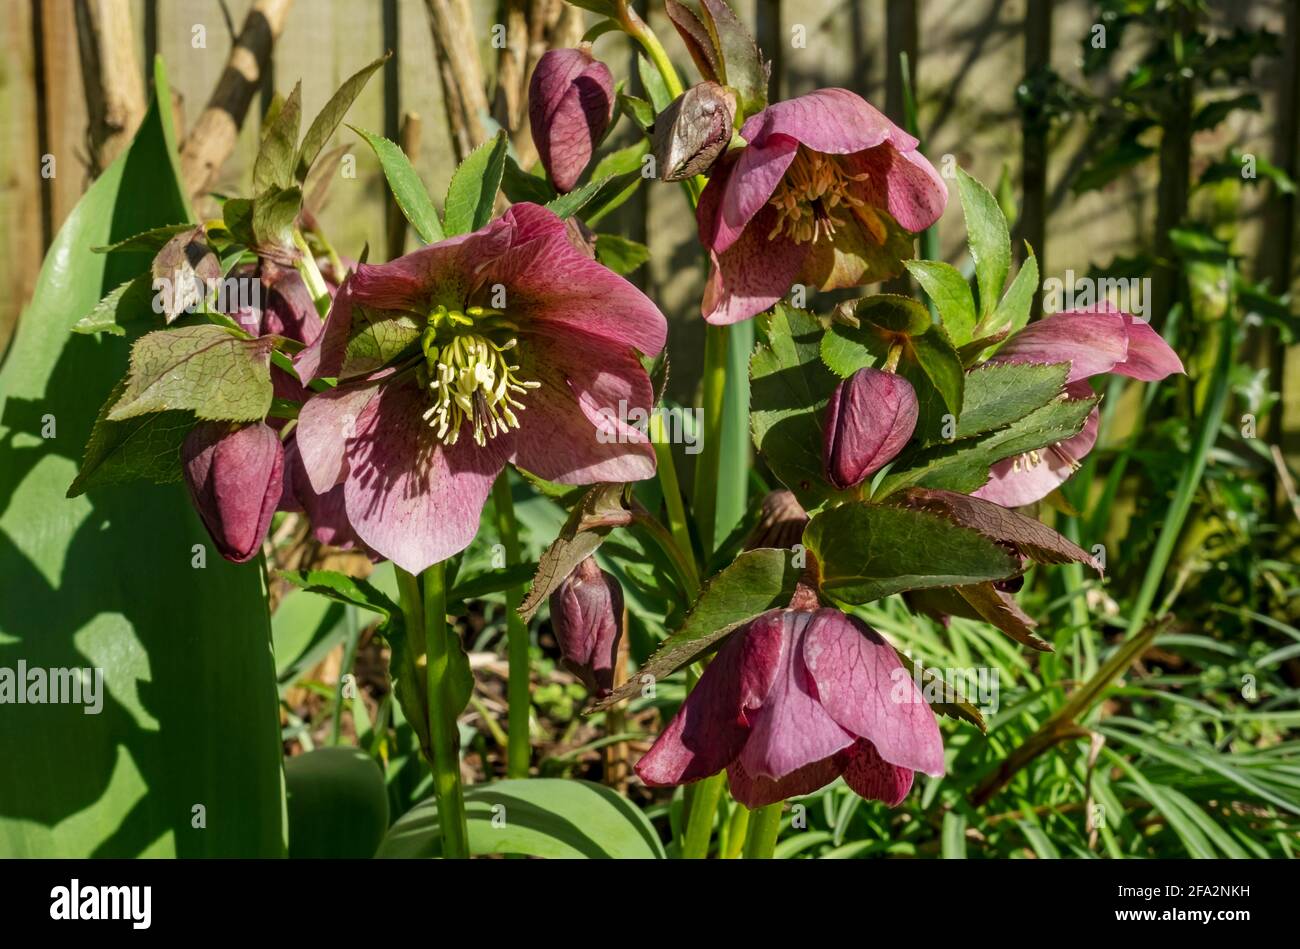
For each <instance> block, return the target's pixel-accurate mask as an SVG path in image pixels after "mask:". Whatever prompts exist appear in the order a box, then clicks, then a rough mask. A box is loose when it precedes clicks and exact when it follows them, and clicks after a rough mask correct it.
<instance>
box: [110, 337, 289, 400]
mask: <svg viewBox="0 0 1300 949" xmlns="http://www.w3.org/2000/svg"><path fill="white" fill-rule="evenodd" d="M272 346H273V340H271V339H270V338H262V339H246V338H240V337H238V336H236V335H234V334H233V333H231V332H229V331H227V330H225V329H222V328H221V327H220V326H213V325H212V324H203V325H201V326H186V327H182V328H180V329H173V330H157V331H155V332H153V333H148V334H146V335H144V336H142V337H140V339H138V340H136V343H135V345H134V346H133V347H132V348H131V366H130V369H129V370H128V372H127V377H126V383H125V385H124V386H123V387H122V394H121V397H120V398H119V399H118V400H117V401H116V402H115V403H114V405H113V407H112V409H111V410H110V411H109V413H108V416H107V417H108V419H109V420H110V421H114V422H118V421H121V420H123V419H128V418H135V417H136V416H139V415H146V414H148V413H150V412H166V411H169V410H172V409H189V410H190V411H192V412H193V413H194V414H195V415H197V416H198V417H199V418H201V419H229V420H231V421H236V422H239V421H254V420H256V419H261V418H265V417H266V413H267V410H268V409H270V407H271V398H272V395H273V393H272V387H271V368H270V366H271V349H272Z"/></svg>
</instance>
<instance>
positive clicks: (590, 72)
mask: <svg viewBox="0 0 1300 949" xmlns="http://www.w3.org/2000/svg"><path fill="white" fill-rule="evenodd" d="M613 115H614V79H613V76H611V75H610V72H609V68H608V67H607V66H605V64H604V63H602V62H600V61H599V60H598V59H595V58H594V57H592V55H591V54H590V53H589V52H587V51H586V50H584V49H553V50H548V51H547V52H546V53H544V54H543V55H542V57H541V59H539V60H538V61H537V66H536V67H535V68H534V70H533V76H532V79H531V80H530V82H529V86H528V121H529V126H530V128H531V130H532V133H533V142H534V143H535V144H536V145H537V153H538V155H539V156H540V157H541V159H542V165H543V166H544V167H545V168H546V173H547V175H548V176H549V177H550V179H551V182H552V183H553V184H554V185H555V187H556V190H558V191H561V192H566V191H572V190H573V187H574V185H576V184H577V183H578V179H579V178H580V177H581V176H582V173H583V171H585V170H586V168H587V165H588V163H590V161H591V155H592V152H594V151H595V148H596V146H597V144H599V142H600V140H601V138H602V137H604V135H605V131H606V129H608V128H609V123H610V120H611V119H612V118H613Z"/></svg>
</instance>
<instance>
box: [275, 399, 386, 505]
mask: <svg viewBox="0 0 1300 949" xmlns="http://www.w3.org/2000/svg"><path fill="white" fill-rule="evenodd" d="M378 393H379V387H378V386H376V385H364V386H339V387H337V388H334V389H329V390H327V391H325V392H318V393H316V394H314V395H313V396H312V397H311V398H309V399H308V400H307V401H306V402H305V403H303V406H302V408H301V409H299V411H298V427H297V429H296V431H295V436H294V437H295V440H296V441H297V444H298V451H299V452H300V453H301V455H302V461H303V467H304V468H305V469H306V472H307V477H308V481H309V483H310V484H311V486H312V488H313V489H314V490H315V491H316V492H317V493H318V494H324V493H325V492H326V491H328V490H329V489H330V488H332V487H334V485H336V484H338V483H339V482H340V481H342V480H343V476H344V475H346V474H347V452H348V442H349V440H351V439H352V437H353V436H354V435H355V434H356V431H357V419H358V418H360V417H361V414H362V413H363V412H365V410H366V406H368V405H369V404H370V401H371V400H372V399H373V398H374V397H375V396H376V395H377V394H378Z"/></svg>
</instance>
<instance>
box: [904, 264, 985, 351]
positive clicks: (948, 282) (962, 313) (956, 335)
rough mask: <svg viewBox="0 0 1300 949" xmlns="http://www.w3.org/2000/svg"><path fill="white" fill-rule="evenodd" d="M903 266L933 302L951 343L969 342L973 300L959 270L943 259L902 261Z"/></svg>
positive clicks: (972, 319)
mask: <svg viewBox="0 0 1300 949" xmlns="http://www.w3.org/2000/svg"><path fill="white" fill-rule="evenodd" d="M903 265H904V266H905V267H906V268H907V270H908V273H910V274H911V275H912V276H913V277H915V278H916V282H917V283H919V284H920V285H921V289H922V290H924V291H925V293H926V296H928V297H929V298H930V299H931V300H933V301H934V306H935V309H937V310H938V311H939V317H940V318H941V319H942V320H943V326H944V329H946V330H947V331H948V336H949V338H951V339H952V341H953V344H954V345H956V346H964V345H965V344H966V343H969V342H970V340H971V332H972V331H973V330H974V329H975V323H976V314H975V300H974V298H973V297H972V296H971V292H970V284H969V283H967V281H966V278H965V277H963V276H962V275H961V271H960V270H958V269H957V268H956V267H954V266H953V265H952V264H948V263H944V262H943V261H942V260H905V261H903Z"/></svg>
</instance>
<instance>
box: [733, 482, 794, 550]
mask: <svg viewBox="0 0 1300 949" xmlns="http://www.w3.org/2000/svg"><path fill="white" fill-rule="evenodd" d="M807 526H808V512H807V511H805V510H804V509H803V505H801V504H800V503H799V499H798V498H796V497H795V496H794V492H793V491H787V490H786V489H785V488H781V489H780V490H778V491H769V492H768V494H767V496H766V497H764V498H763V506H762V508H761V512H760V515H759V519H758V523H757V524H755V525H754V529H753V531H751V532H750V534H749V537H748V538H746V540H745V549H746V550H757V549H758V548H760V547H777V548H783V549H786V550H788V549H789V548H791V547H793V546H794V545H795V544H797V543H799V541H800V540H801V539H802V538H803V529H804V528H805V527H807Z"/></svg>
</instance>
